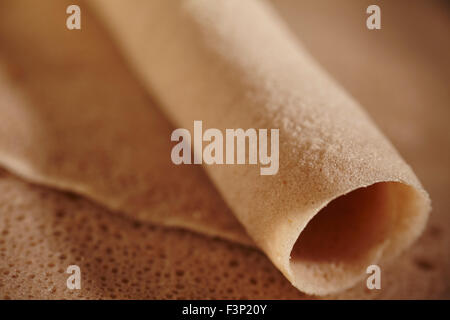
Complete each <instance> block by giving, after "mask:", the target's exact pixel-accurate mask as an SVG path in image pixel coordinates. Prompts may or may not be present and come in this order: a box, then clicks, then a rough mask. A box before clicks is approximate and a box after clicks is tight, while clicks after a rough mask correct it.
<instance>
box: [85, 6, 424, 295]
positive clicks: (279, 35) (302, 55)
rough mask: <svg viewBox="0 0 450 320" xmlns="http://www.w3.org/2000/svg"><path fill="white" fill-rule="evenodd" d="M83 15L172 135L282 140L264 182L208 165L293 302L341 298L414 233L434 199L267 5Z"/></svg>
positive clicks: (247, 170)
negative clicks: (194, 132) (120, 56)
mask: <svg viewBox="0 0 450 320" xmlns="http://www.w3.org/2000/svg"><path fill="white" fill-rule="evenodd" d="M92 3H93V4H95V7H96V8H97V9H98V12H99V14H101V15H102V16H103V17H104V19H105V21H106V23H107V24H108V25H109V27H110V29H111V30H112V33H113V34H114V36H115V39H116V41H117V42H118V43H119V45H120V46H121V48H122V51H123V52H124V54H125V56H126V57H127V61H128V62H129V64H130V65H131V66H132V67H133V68H134V70H135V72H136V73H137V74H138V75H139V76H140V78H141V79H142V81H143V82H144V83H145V84H146V86H147V89H148V90H149V91H151V92H153V93H154V94H155V96H156V97H157V98H158V100H159V102H160V106H161V108H162V109H163V110H165V112H166V114H167V115H168V116H169V118H170V119H171V120H172V122H173V123H175V124H176V125H178V126H179V127H181V128H188V129H192V124H193V123H194V121H195V120H202V121H203V123H204V124H205V127H208V128H217V129H219V130H222V131H223V132H225V130H226V129H229V128H231V129H235V128H243V129H244V130H246V129H248V128H266V129H271V128H276V129H279V130H280V146H279V147H280V155H279V158H280V168H279V171H278V173H277V174H276V175H274V176H260V172H259V170H255V168H254V167H252V166H248V165H247V166H239V165H235V166H224V165H206V166H204V167H205V170H206V172H207V173H208V175H209V177H210V178H211V180H212V181H213V183H214V185H215V186H216V187H217V189H218V190H219V192H220V194H221V195H222V196H223V198H224V199H225V201H226V203H227V204H228V205H229V206H230V208H231V209H232V211H233V213H234V214H235V215H236V217H237V218H238V220H239V221H240V222H241V223H242V224H243V225H244V227H245V228H246V230H247V232H248V233H249V235H250V236H251V237H252V238H253V239H254V240H255V242H256V244H257V245H258V247H259V248H261V249H262V250H263V251H264V252H265V253H266V254H267V256H268V257H269V258H270V259H271V261H272V262H273V263H274V265H275V266H277V268H279V269H280V271H281V272H282V273H283V274H284V275H285V276H286V278H287V279H288V280H289V281H290V282H291V283H292V284H293V285H294V286H295V287H297V288H298V289H299V290H301V291H303V292H306V293H310V294H320V295H324V294H330V293H334V292H338V291H341V290H343V289H346V288H349V287H351V286H353V285H355V283H357V282H358V281H360V280H361V279H362V278H363V277H364V276H365V274H366V268H367V267H368V266H369V265H371V264H376V263H379V262H380V261H381V260H382V259H387V258H391V257H393V256H396V255H398V254H399V252H401V251H402V250H403V249H405V248H406V247H408V246H409V245H410V244H411V243H412V242H413V241H414V240H415V239H416V238H417V237H418V236H419V234H420V233H421V232H422V230H423V228H424V226H425V223H426V220H427V217H428V213H429V211H430V201H429V198H428V195H427V193H426V192H425V191H424V189H423V188H422V186H421V185H420V182H419V181H418V180H417V178H416V176H415V175H414V173H413V172H412V171H411V169H410V167H409V166H408V165H407V164H406V163H405V162H404V161H403V159H402V158H401V157H400V156H399V154H398V153H397V152H396V150H395V149H394V148H393V146H392V145H391V144H390V143H389V142H388V141H387V139H386V138H385V137H384V136H383V135H382V134H381V132H380V131H379V130H378V129H377V128H376V127H375V125H374V124H373V122H372V121H371V120H370V119H369V118H368V116H367V115H366V114H365V112H363V110H362V109H361V107H360V106H359V105H358V104H357V103H356V101H354V100H353V99H352V98H351V97H350V96H349V95H347V94H346V93H345V92H344V91H343V90H342V89H341V88H340V87H339V86H338V85H337V84H335V83H334V81H332V79H331V78H330V77H329V76H328V75H327V74H326V73H325V72H324V71H323V70H322V69H321V68H320V67H319V66H318V65H317V64H316V62H315V61H313V60H312V58H311V57H310V56H309V55H308V54H307V53H306V52H305V49H304V48H303V47H302V46H301V44H299V43H298V41H296V39H295V38H294V37H293V36H292V34H291V33H290V32H289V30H288V29H287V28H286V26H285V25H284V24H283V22H282V21H281V19H280V18H279V17H278V16H277V15H276V14H275V12H274V11H273V9H272V8H271V7H270V6H269V5H267V4H266V3H265V2H262V1H245V2H242V1H214V2H211V1H202V0H195V1H164V2H160V1H138V0H136V1H132V2H126V3H125V2H123V1H103V0H98V1H93V2H92ZM267 44H270V45H269V46H268V45H267Z"/></svg>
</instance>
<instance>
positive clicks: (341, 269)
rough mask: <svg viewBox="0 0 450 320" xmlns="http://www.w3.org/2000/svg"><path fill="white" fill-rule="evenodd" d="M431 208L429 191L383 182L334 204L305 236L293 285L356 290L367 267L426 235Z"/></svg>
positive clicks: (297, 250) (295, 255) (320, 290)
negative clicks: (354, 287) (353, 287)
mask: <svg viewBox="0 0 450 320" xmlns="http://www.w3.org/2000/svg"><path fill="white" fill-rule="evenodd" d="M430 209H431V206H430V200H429V197H428V195H427V194H426V192H425V191H424V190H423V189H421V188H416V187H413V186H410V185H407V184H404V183H401V182H379V183H375V184H372V185H370V186H368V187H362V188H358V189H356V190H354V191H351V192H349V193H347V194H345V195H342V196H340V197H338V198H336V199H334V200H332V201H330V202H329V203H328V204H327V205H326V206H325V207H323V208H322V209H321V210H320V211H319V212H318V213H317V214H316V215H315V216H314V217H313V218H312V219H311V220H310V221H309V223H308V224H307V225H306V227H305V228H304V229H303V231H302V232H301V233H300V236H299V237H298V239H297V241H296V243H295V245H294V247H293V249H292V252H291V259H290V262H289V263H290V265H289V267H290V269H291V270H290V271H291V274H292V277H293V284H294V286H296V287H297V288H298V289H300V290H301V291H303V292H306V293H308V294H314V295H327V294H332V293H336V292H338V291H342V290H344V289H347V288H350V287H352V286H354V285H355V284H356V283H357V282H358V281H361V280H362V279H363V278H364V277H366V276H369V275H368V274H366V270H367V267H368V266H369V265H372V264H378V263H381V262H383V261H385V260H387V259H391V258H393V257H394V256H396V255H398V254H399V253H400V252H402V251H403V250H404V249H406V248H407V247H408V246H410V245H411V244H412V242H413V241H414V240H415V239H416V238H417V237H418V236H419V235H420V234H421V232H422V231H423V229H424V226H425V224H426V221H427V217H428V213H429V211H430Z"/></svg>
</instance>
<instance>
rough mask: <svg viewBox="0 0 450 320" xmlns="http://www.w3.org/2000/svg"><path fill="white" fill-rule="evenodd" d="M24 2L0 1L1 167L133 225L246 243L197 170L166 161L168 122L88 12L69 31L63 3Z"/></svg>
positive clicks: (199, 170) (238, 226) (169, 126)
mask: <svg viewBox="0 0 450 320" xmlns="http://www.w3.org/2000/svg"><path fill="white" fill-rule="evenodd" d="M31 3H32V1H2V3H1V4H0V6H1V8H0V20H1V21H0V42H1V43H2V47H1V50H0V59H1V60H0V71H1V72H0V97H1V103H0V122H1V125H0V163H1V164H2V165H3V166H4V167H6V168H8V169H9V170H11V171H13V172H15V173H16V174H18V175H20V176H23V177H25V178H26V179H28V180H30V181H33V182H36V183H40V184H45V185H50V186H52V187H55V188H59V189H63V190H71V191H75V192H78V193H80V194H82V195H85V196H88V197H90V198H91V199H95V200H97V201H98V202H100V203H102V204H104V205H106V206H107V207H108V208H110V209H113V210H116V211H122V212H124V213H125V214H127V215H129V216H130V217H132V218H135V219H139V220H141V221H150V222H154V223H156V222H157V223H160V224H164V225H170V226H178V227H186V228H189V229H191V230H196V231H200V232H202V233H206V234H210V235H220V236H221V237H223V238H226V239H231V240H234V241H239V242H241V243H248V244H250V245H251V244H252V241H251V240H250V239H249V238H248V236H247V235H246V233H245V231H244V230H243V228H242V226H241V225H240V224H239V223H238V222H237V220H236V218H235V217H234V216H233V215H232V214H231V213H230V210H229V209H228V207H227V206H226V205H225V204H224V201H223V200H222V198H221V197H220V196H219V194H218V193H217V191H216V190H215V189H214V187H213V186H212V184H211V183H210V182H209V180H208V178H207V177H206V175H205V174H204V172H203V171H202V170H201V168H200V167H183V166H175V165H174V164H173V163H172V162H171V161H170V149H171V145H170V143H169V141H170V140H168V137H169V136H170V133H171V131H172V130H173V129H172V127H171V125H170V124H169V123H168V121H167V120H166V119H165V118H164V117H163V116H162V114H161V113H160V111H159V110H158V109H157V108H156V107H155V104H154V102H153V101H152V100H151V98H150V97H149V96H148V95H147V94H146V93H145V92H144V90H142V88H141V86H140V85H139V83H137V82H136V81H135V80H134V78H133V77H132V76H131V74H130V72H129V71H128V70H127V69H126V67H125V64H124V62H123V60H122V59H121V57H120V56H119V55H118V54H117V53H115V49H114V47H113V46H112V44H111V41H110V40H109V38H108V37H107V36H106V33H105V32H104V31H103V30H102V28H101V26H100V25H99V23H98V22H97V21H96V20H95V19H94V18H93V17H92V16H91V15H90V13H89V11H88V10H85V11H86V12H84V11H83V19H85V22H84V23H85V24H86V28H85V29H83V31H81V32H79V33H77V32H69V31H68V30H67V29H66V28H65V25H64V24H63V27H61V21H65V18H66V16H67V15H66V13H65V12H66V10H65V8H66V7H67V6H68V5H69V2H64V1H45V3H42V4H40V5H39V8H38V10H37V11H36V8H35V7H34V5H32V4H31ZM55 46H57V47H58V49H57V50H55Z"/></svg>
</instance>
